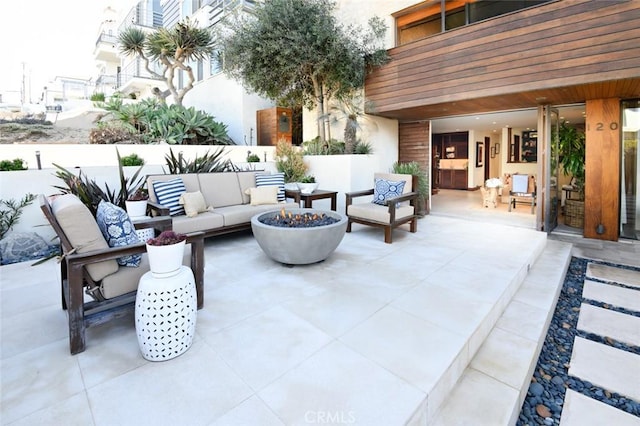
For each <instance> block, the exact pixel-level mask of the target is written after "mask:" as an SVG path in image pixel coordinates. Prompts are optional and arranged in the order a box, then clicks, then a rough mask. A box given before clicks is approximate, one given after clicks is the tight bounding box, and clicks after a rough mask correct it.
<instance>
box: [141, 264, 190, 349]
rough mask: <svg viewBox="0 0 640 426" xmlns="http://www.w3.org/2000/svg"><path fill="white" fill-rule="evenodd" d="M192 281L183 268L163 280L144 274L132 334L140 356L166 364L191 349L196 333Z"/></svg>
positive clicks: (157, 276) (185, 268)
mask: <svg viewBox="0 0 640 426" xmlns="http://www.w3.org/2000/svg"><path fill="white" fill-rule="evenodd" d="M197 311H198V300H197V294H196V280H195V278H194V276H193V272H192V271H191V269H190V268H188V267H186V266H182V267H180V268H179V269H178V270H177V271H176V273H175V274H173V275H170V276H167V275H166V274H165V275H162V276H159V275H158V274H153V273H152V272H147V273H146V274H144V275H143V276H142V278H140V282H139V284H138V293H137V295H136V334H137V335H138V344H139V345H140V351H141V352H142V356H143V357H144V358H145V359H147V360H149V361H166V360H169V359H172V358H175V357H177V356H178V355H181V354H182V353H184V352H185V351H186V350H187V349H189V348H190V347H191V344H192V343H193V336H194V335H195V331H196V319H197Z"/></svg>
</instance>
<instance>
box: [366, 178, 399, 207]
mask: <svg viewBox="0 0 640 426" xmlns="http://www.w3.org/2000/svg"><path fill="white" fill-rule="evenodd" d="M405 183H406V181H404V180H402V181H392V180H387V179H380V178H375V182H374V187H373V200H372V202H373V203H375V204H380V205H381V206H384V205H386V204H387V200H389V199H390V198H394V197H399V196H400V195H402V192H403V190H404V185H405Z"/></svg>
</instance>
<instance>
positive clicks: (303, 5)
mask: <svg viewBox="0 0 640 426" xmlns="http://www.w3.org/2000/svg"><path fill="white" fill-rule="evenodd" d="M334 9H335V2H334V1H332V0H270V1H268V2H264V3H261V4H259V5H257V6H256V9H255V10H254V13H253V15H245V16H244V17H243V18H239V19H236V20H233V21H227V25H225V27H224V28H225V30H224V32H221V33H220V34H219V43H220V45H221V47H222V50H223V52H224V69H225V72H226V73H228V74H229V75H230V76H231V77H233V78H235V79H237V80H239V81H241V82H242V83H243V85H244V86H245V87H246V88H247V89H249V90H251V91H253V92H255V93H257V94H259V95H261V96H265V97H267V98H269V99H273V100H275V101H277V102H278V103H279V104H281V105H304V106H306V107H307V108H309V109H311V108H313V107H315V108H316V111H317V114H318V134H319V136H320V138H321V139H322V140H325V123H324V122H327V123H328V120H326V118H325V117H328V105H329V101H330V100H331V99H336V100H341V99H347V98H350V97H352V96H353V94H354V93H355V91H357V90H359V89H361V88H363V87H364V80H365V76H366V73H367V72H368V71H369V70H371V68H372V67H375V66H378V65H381V64H383V63H385V62H386V61H387V58H388V56H387V53H386V50H384V49H383V48H382V41H383V37H384V33H385V31H386V26H385V24H384V22H382V20H381V19H380V18H377V17H374V18H372V19H371V20H370V21H369V25H368V28H367V29H366V30H365V29H364V28H362V27H360V26H356V25H350V26H344V25H341V24H340V23H339V22H338V21H337V19H336V17H335V16H334V15H333V11H334ZM323 118H324V119H323Z"/></svg>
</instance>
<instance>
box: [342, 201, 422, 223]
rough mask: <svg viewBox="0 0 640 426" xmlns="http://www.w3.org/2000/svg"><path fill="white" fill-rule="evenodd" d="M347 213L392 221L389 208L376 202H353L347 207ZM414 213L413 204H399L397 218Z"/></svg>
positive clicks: (382, 221)
mask: <svg viewBox="0 0 640 426" xmlns="http://www.w3.org/2000/svg"><path fill="white" fill-rule="evenodd" d="M347 215H348V216H353V217H358V218H362V219H367V220H371V221H374V222H380V223H385V224H388V223H391V216H390V215H389V208H388V207H382V206H380V205H378V204H374V203H358V204H351V205H350V206H348V207H347ZM411 215H413V206H398V207H397V209H396V220H400V219H402V218H405V217H409V216H411Z"/></svg>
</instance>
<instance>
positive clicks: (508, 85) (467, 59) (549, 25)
mask: <svg viewBox="0 0 640 426" xmlns="http://www.w3.org/2000/svg"><path fill="white" fill-rule="evenodd" d="M389 54H390V57H391V61H390V62H389V63H388V64H386V65H385V66H383V67H381V68H378V69H376V70H375V71H374V72H373V73H371V74H370V75H369V76H368V78H367V80H366V85H365V93H366V96H367V100H368V101H370V105H372V106H370V107H369V109H368V110H367V112H369V113H371V114H374V115H380V116H384V117H388V118H395V119H398V120H400V121H405V120H425V119H433V118H439V117H446V116H454V115H460V114H473V113H481V112H490V111H504V110H510V109H520V108H531V107H535V106H537V105H538V104H541V103H548V104H556V105H557V104H568V103H577V102H585V101H586V100H588V99H605V98H623V99H624V98H634V97H638V96H639V95H640V1H636V0H626V1H618V0H609V1H592V0H558V1H556V2H551V3H546V4H543V5H540V6H536V7H532V8H529V9H525V10H521V11H518V12H514V13H510V14H508V15H503V16H499V17H496V18H492V19H489V20H486V21H482V22H478V23H475V24H471V25H467V26H465V27H461V28H457V29H454V30H451V31H447V32H445V33H441V34H437V35H434V36H431V37H428V38H425V39H423V40H418V41H415V42H412V43H408V44H406V45H403V46H400V47H396V48H393V49H390V50H389Z"/></svg>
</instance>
